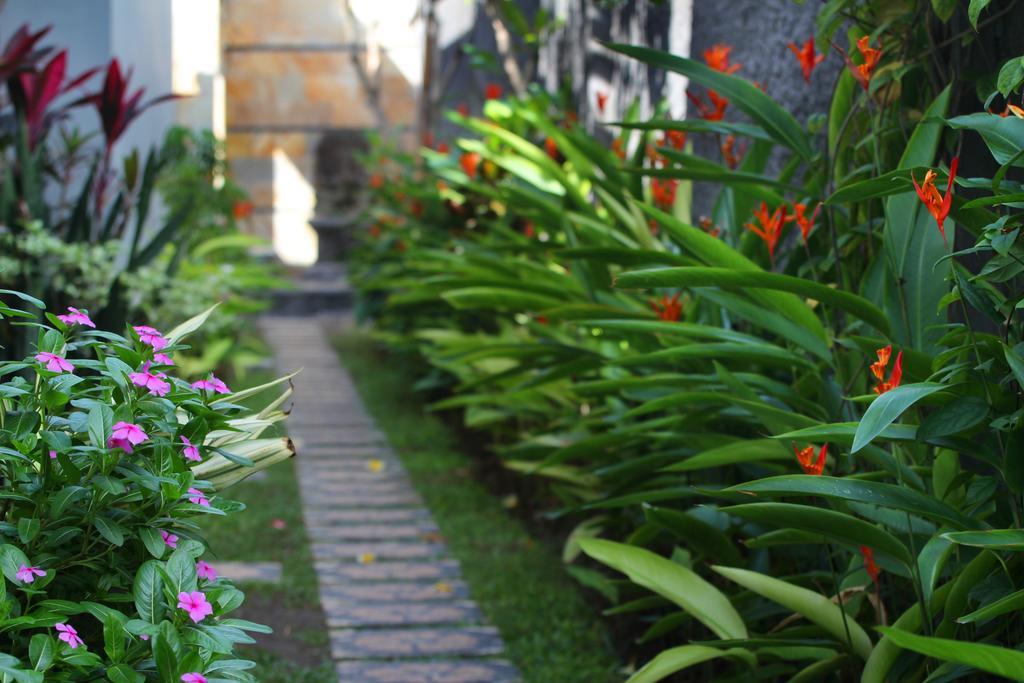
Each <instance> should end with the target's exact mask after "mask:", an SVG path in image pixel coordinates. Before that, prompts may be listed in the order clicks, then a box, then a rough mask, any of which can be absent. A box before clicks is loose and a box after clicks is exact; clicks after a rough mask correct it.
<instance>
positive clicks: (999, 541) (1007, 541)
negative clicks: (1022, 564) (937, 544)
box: [942, 529, 1024, 551]
mask: <svg viewBox="0 0 1024 683" xmlns="http://www.w3.org/2000/svg"><path fill="white" fill-rule="evenodd" d="M942 537H943V538H945V539H948V540H950V541H953V543H957V544H959V545H969V546H973V547H975V548H989V549H991V550H1018V551H1019V550H1024V529H990V530H987V531H950V532H947V533H944V534H942Z"/></svg>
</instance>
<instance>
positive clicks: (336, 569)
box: [313, 560, 459, 587]
mask: <svg viewBox="0 0 1024 683" xmlns="http://www.w3.org/2000/svg"><path fill="white" fill-rule="evenodd" d="M313 564H314V568H315V569H316V571H317V575H318V576H319V580H320V585H321V586H322V587H324V586H329V585H331V584H333V583H344V584H348V583H350V582H360V581H442V580H444V581H448V580H451V579H454V578H457V577H458V576H459V563H458V562H456V561H455V560H430V561H429V562H425V561H416V562H401V561H391V562H388V561H384V562H381V561H378V560H375V561H373V562H370V563H367V564H358V563H353V562H346V561H339V560H331V561H317V562H314V563H313Z"/></svg>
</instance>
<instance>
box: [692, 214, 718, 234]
mask: <svg viewBox="0 0 1024 683" xmlns="http://www.w3.org/2000/svg"><path fill="white" fill-rule="evenodd" d="M698 225H699V226H700V229H701V230H703V231H704V232H706V233H707V234H709V235H711V236H712V237H718V236H719V235H720V234H722V229H721V228H719V227H718V226H717V225H715V223H714V221H712V220H711V219H710V218H708V217H707V216H701V217H700V219H699V221H698Z"/></svg>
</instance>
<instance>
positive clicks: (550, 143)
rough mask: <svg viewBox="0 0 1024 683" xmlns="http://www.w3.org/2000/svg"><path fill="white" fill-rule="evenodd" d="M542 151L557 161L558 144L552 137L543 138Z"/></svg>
mask: <svg viewBox="0 0 1024 683" xmlns="http://www.w3.org/2000/svg"><path fill="white" fill-rule="evenodd" d="M544 151H545V152H547V153H548V156H549V157H551V158H552V159H554V160H555V161H558V145H557V144H556V143H555V141H554V140H553V139H552V138H546V139H545V140H544Z"/></svg>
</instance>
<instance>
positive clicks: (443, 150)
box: [437, 142, 450, 154]
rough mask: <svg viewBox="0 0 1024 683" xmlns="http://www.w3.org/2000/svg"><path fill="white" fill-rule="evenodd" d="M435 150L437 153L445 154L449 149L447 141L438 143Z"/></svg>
mask: <svg viewBox="0 0 1024 683" xmlns="http://www.w3.org/2000/svg"><path fill="white" fill-rule="evenodd" d="M437 151H438V153H439V154H447V153H448V152H449V151H450V148H449V147H448V143H447V142H442V143H440V144H439V145H438V146H437Z"/></svg>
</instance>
